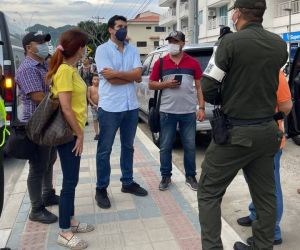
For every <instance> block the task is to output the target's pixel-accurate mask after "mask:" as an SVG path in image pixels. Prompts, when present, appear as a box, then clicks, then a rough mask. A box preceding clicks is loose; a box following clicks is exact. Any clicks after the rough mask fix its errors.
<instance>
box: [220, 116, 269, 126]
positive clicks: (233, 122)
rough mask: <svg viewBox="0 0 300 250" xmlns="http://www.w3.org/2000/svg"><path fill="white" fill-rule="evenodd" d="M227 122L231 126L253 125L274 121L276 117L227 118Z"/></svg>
mask: <svg viewBox="0 0 300 250" xmlns="http://www.w3.org/2000/svg"><path fill="white" fill-rule="evenodd" d="M226 120H227V121H226V123H227V125H228V126H229V127H231V126H232V127H234V126H251V125H259V124H262V123H265V122H270V121H274V117H273V116H271V117H265V118H257V119H250V120H247V119H235V118H227V119H226Z"/></svg>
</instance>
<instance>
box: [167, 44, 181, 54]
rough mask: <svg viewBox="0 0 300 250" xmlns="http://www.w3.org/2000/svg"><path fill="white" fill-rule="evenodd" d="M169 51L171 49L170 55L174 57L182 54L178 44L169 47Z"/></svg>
mask: <svg viewBox="0 0 300 250" xmlns="http://www.w3.org/2000/svg"><path fill="white" fill-rule="evenodd" d="M168 47H169V48H168V49H169V53H170V54H171V55H172V56H176V55H178V54H179V53H180V45H178V44H172V43H170V44H169V45H168Z"/></svg>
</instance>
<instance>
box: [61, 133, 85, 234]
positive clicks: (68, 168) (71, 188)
mask: <svg viewBox="0 0 300 250" xmlns="http://www.w3.org/2000/svg"><path fill="white" fill-rule="evenodd" d="M75 143H76V138H75V139H74V140H73V141H71V142H69V143H66V144H62V145H59V146H57V150H58V154H59V158H60V162H61V169H62V173H63V183H62V190H61V192H60V200H59V227H60V228H61V229H68V228H70V226H71V225H70V223H71V217H72V216H74V199H75V188H76V186H77V183H78V179H79V168H80V159H81V157H80V156H75V152H72V149H73V148H74V146H75Z"/></svg>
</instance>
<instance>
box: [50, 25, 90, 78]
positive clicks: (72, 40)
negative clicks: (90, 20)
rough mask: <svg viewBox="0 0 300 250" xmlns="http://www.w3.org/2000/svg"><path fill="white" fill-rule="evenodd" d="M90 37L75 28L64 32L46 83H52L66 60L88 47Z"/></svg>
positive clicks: (52, 60) (51, 63)
mask: <svg viewBox="0 0 300 250" xmlns="http://www.w3.org/2000/svg"><path fill="white" fill-rule="evenodd" d="M88 40H89V37H88V35H87V34H86V33H85V32H83V31H81V30H80V29H77V28H74V29H70V30H67V31H65V32H63V33H62V34H61V36H60V38H59V46H58V48H57V49H56V51H55V53H54V54H53V56H52V57H51V60H50V63H49V68H48V73H47V75H46V83H50V82H51V78H52V77H53V75H54V74H55V73H56V71H57V69H58V68H59V66H60V65H61V64H62V63H63V60H64V59H69V58H71V57H73V56H74V55H75V54H76V53H77V51H78V50H79V48H83V47H85V46H86V45H87V43H88Z"/></svg>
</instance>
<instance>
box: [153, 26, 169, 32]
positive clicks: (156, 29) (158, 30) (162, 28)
mask: <svg viewBox="0 0 300 250" xmlns="http://www.w3.org/2000/svg"><path fill="white" fill-rule="evenodd" d="M155 32H166V27H159V26H156V27H155Z"/></svg>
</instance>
